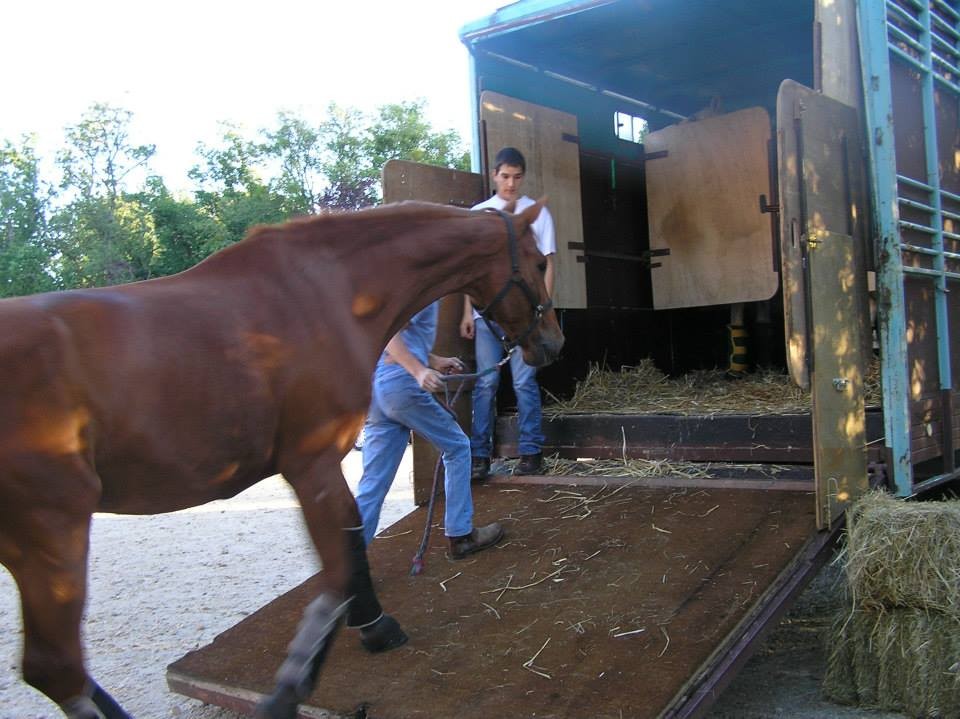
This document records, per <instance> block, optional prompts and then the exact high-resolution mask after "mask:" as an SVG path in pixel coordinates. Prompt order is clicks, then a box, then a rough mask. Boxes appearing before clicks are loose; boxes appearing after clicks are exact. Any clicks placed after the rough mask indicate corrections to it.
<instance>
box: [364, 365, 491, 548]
mask: <svg viewBox="0 0 960 719" xmlns="http://www.w3.org/2000/svg"><path fill="white" fill-rule="evenodd" d="M411 429H412V430H413V431H414V432H416V433H417V434H419V435H420V436H421V437H424V438H425V439H426V440H428V441H429V442H430V443H431V444H433V446H435V447H436V448H437V449H438V450H439V451H440V452H441V453H442V454H443V469H444V475H445V476H444V493H445V494H446V503H445V507H446V513H445V516H444V525H445V533H446V535H447V536H448V537H460V536H463V535H464V534H470V532H471V531H472V530H473V498H472V497H471V495H470V441H469V440H468V439H467V436H466V435H465V434H464V433H463V430H462V429H460V425H458V424H457V422H456V420H454V418H453V417H452V416H450V414H449V413H448V412H447V411H446V410H445V409H444V408H443V407H441V406H440V405H439V404H438V403H437V401H436V400H435V399H434V398H433V396H432V395H431V394H430V393H429V392H426V391H425V390H423V389H421V388H420V385H418V384H417V381H416V380H415V379H414V378H413V376H412V375H410V374H409V373H408V372H406V370H404V369H403V368H402V367H400V366H399V365H386V366H384V367H382V368H380V369H378V370H377V373H376V374H375V375H374V378H373V400H372V401H371V403H370V411H369V412H368V413H367V423H366V425H365V426H364V428H363V432H364V440H363V476H362V477H361V478H360V484H359V486H358V487H357V507H358V508H359V509H360V516H361V518H362V519H363V537H364V539H365V540H366V541H367V543H368V544H369V543H370V541H371V540H372V539H373V537H374V535H375V534H376V533H377V524H378V522H379V521H380V510H381V509H382V508H383V501H384V499H385V498H386V496H387V492H388V491H389V490H390V485H391V484H393V480H394V477H396V476H397V469H398V468H399V467H400V462H401V460H402V459H403V453H404V451H406V448H407V442H408V441H409V439H410V430H411Z"/></svg>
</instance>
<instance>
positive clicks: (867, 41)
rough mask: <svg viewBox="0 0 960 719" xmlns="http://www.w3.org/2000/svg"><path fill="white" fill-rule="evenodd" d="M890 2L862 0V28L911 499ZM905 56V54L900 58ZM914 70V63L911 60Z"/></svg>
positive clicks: (887, 352)
mask: <svg viewBox="0 0 960 719" xmlns="http://www.w3.org/2000/svg"><path fill="white" fill-rule="evenodd" d="M886 7H887V3H878V2H876V1H875V0H858V2H857V27H858V31H859V37H860V54H861V62H860V66H861V68H862V70H863V88H864V95H865V97H864V108H865V110H866V116H867V129H868V133H869V134H868V138H869V142H868V146H869V154H870V183H871V187H872V190H873V196H874V197H875V198H876V202H875V203H874V216H875V220H876V225H877V235H878V240H877V246H878V249H879V253H878V256H877V261H878V267H877V284H878V300H879V301H878V315H879V318H878V319H879V321H878V328H879V335H880V352H881V354H880V358H881V363H880V364H881V373H882V377H883V388H884V392H883V416H884V434H885V436H886V442H887V446H888V447H889V448H890V456H891V461H890V466H889V467H888V469H889V474H890V476H891V477H892V479H893V483H894V486H895V488H896V492H897V494H899V495H903V496H906V495H909V494H910V491H911V483H912V470H913V468H912V466H911V461H910V411H909V404H908V394H907V342H906V336H907V332H906V322H905V315H906V308H905V300H904V271H903V262H902V257H901V251H900V230H899V227H898V226H897V222H898V221H899V219H900V217H899V207H898V204H897V179H898V176H897V163H896V152H895V148H894V131H893V98H892V93H891V88H890V62H891V53H893V54H896V48H893V47H891V46H890V45H889V43H888V39H887V11H886ZM901 54H904V55H905V53H901ZM906 59H907V61H908V62H909V63H910V64H911V65H912V64H913V63H914V62H915V60H914V59H913V58H912V57H910V56H907V58H906Z"/></svg>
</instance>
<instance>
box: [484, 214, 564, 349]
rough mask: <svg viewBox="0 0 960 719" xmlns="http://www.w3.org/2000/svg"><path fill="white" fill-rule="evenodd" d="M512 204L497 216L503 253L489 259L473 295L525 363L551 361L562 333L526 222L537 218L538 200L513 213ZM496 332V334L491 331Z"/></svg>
mask: <svg viewBox="0 0 960 719" xmlns="http://www.w3.org/2000/svg"><path fill="white" fill-rule="evenodd" d="M515 204H516V203H515V202H511V203H510V204H508V205H507V206H506V207H505V208H504V210H503V211H499V212H497V211H488V212H489V213H490V214H498V215H499V216H500V218H501V220H502V224H503V230H502V231H503V232H504V233H505V235H506V249H507V252H506V253H505V254H506V256H505V257H502V259H498V260H494V261H493V262H492V264H491V267H490V271H489V272H488V273H487V275H486V276H485V277H484V278H483V280H482V281H481V286H480V291H479V293H478V294H479V297H477V298H475V299H479V300H480V302H481V304H482V305H483V308H482V309H481V310H480V312H481V316H482V318H483V319H480V320H478V321H480V322H483V321H485V320H486V319H492V320H494V321H496V323H497V324H498V325H500V327H501V328H502V329H503V331H504V333H505V336H503V337H501V342H503V343H504V346H505V347H506V348H507V349H508V350H509V349H512V348H513V347H520V349H521V351H522V352H523V361H524V362H526V363H527V364H528V365H530V366H531V367H542V366H544V365H548V364H550V363H551V362H553V361H554V360H555V359H556V358H557V356H558V355H559V354H560V349H561V348H562V347H563V341H564V338H563V332H562V331H561V329H560V325H559V324H558V323H557V316H556V313H555V312H554V311H553V302H552V301H551V299H550V297H549V296H548V295H547V288H546V285H545V284H544V273H545V272H546V268H547V259H546V257H544V256H543V254H541V252H540V250H539V249H538V248H537V243H536V241H535V240H534V237H533V233H532V231H531V229H530V226H531V225H532V224H533V222H534V221H535V220H536V219H537V217H539V215H540V211H541V210H542V209H543V206H544V201H543V200H542V199H541V200H538V201H537V202H536V203H534V204H533V205H531V206H530V207H528V208H526V209H525V210H523V211H522V212H520V213H518V214H513V210H514V208H515ZM495 334H498V333H495Z"/></svg>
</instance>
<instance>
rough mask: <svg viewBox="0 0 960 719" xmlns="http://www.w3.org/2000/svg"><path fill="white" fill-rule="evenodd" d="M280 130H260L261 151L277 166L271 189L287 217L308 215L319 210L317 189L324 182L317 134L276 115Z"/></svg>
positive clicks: (304, 124) (291, 118)
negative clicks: (261, 137)
mask: <svg viewBox="0 0 960 719" xmlns="http://www.w3.org/2000/svg"><path fill="white" fill-rule="evenodd" d="M277 119H278V121H279V127H278V128H277V129H276V130H263V132H262V134H263V135H264V137H265V138H266V142H265V143H264V144H263V145H261V150H262V152H263V154H264V156H265V157H266V158H269V159H272V160H273V161H275V162H277V163H279V167H280V174H279V176H278V177H276V178H274V179H273V180H272V181H271V182H270V189H271V190H272V191H273V192H274V193H275V194H276V195H277V196H279V197H281V198H282V199H283V210H284V212H285V213H286V214H288V215H307V214H311V213H313V212H316V211H317V209H318V202H317V200H318V196H319V191H318V187H319V185H320V184H321V183H322V182H323V179H324V178H323V146H322V144H321V142H320V130H319V129H318V128H314V127H311V126H310V124H309V123H308V122H307V121H306V120H304V119H303V118H300V117H297V116H296V115H293V114H292V113H289V112H281V113H279V114H278V115H277Z"/></svg>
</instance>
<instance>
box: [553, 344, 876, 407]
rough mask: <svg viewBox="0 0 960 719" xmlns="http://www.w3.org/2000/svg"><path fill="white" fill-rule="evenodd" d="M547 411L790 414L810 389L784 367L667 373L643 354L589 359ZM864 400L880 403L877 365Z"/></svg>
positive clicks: (806, 399)
mask: <svg viewBox="0 0 960 719" xmlns="http://www.w3.org/2000/svg"><path fill="white" fill-rule="evenodd" d="M553 400H554V401H553V402H552V403H551V404H548V405H545V406H544V408H543V412H544V414H546V415H551V416H552V415H558V414H578V413H580V414H583V413H596V412H603V413H611V414H682V415H688V414H704V415H709V414H791V413H801V412H809V411H810V393H809V392H808V391H806V390H802V389H800V388H799V387H797V386H796V385H795V384H794V383H793V381H792V380H791V379H790V377H789V376H788V375H786V374H784V373H783V372H779V371H775V370H771V369H763V370H759V371H757V372H754V373H752V374H749V375H747V376H746V377H744V378H743V379H739V380H735V381H731V380H729V379H727V378H726V376H725V373H724V372H723V370H696V371H693V372H688V373H687V374H685V375H683V376H682V377H677V378H671V377H668V376H667V375H665V374H664V373H663V372H661V371H660V370H659V369H657V368H656V366H655V365H654V364H653V360H651V359H649V358H647V359H643V360H641V361H640V363H639V364H637V365H624V366H622V367H621V368H620V369H619V371H614V370H611V369H609V368H607V367H603V366H601V365H599V364H591V365H590V367H589V368H588V370H587V376H586V377H584V379H582V380H581V381H579V382H578V383H577V386H576V388H575V389H574V393H573V396H572V397H570V399H567V400H559V399H557V398H555V397H554V398H553ZM864 400H865V402H866V404H867V405H868V406H870V405H879V404H880V370H879V365H878V364H877V363H876V362H874V363H873V364H872V365H871V366H870V368H869V369H868V371H867V375H866V377H865V378H864Z"/></svg>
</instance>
